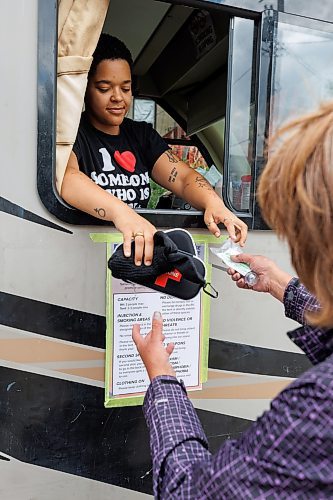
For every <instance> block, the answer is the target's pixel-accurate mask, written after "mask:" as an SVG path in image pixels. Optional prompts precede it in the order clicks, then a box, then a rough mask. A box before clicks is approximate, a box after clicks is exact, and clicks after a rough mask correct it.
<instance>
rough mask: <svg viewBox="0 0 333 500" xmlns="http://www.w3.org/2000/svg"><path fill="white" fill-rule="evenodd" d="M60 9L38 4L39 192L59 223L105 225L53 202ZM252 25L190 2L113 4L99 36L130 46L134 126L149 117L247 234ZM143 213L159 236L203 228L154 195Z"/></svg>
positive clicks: (114, 0)
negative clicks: (164, 230)
mask: <svg viewBox="0 0 333 500" xmlns="http://www.w3.org/2000/svg"><path fill="white" fill-rule="evenodd" d="M103 1H104V0H103ZM201 6H202V7H201ZM200 7H201V8H200ZM57 8H58V2H57V1H56V0H40V2H39V94H38V95H39V122H38V123H39V134H38V141H39V142H38V162H39V164H38V190H39V193H40V196H41V199H42V201H43V203H44V204H45V206H46V207H47V208H48V209H49V211H50V212H51V213H53V214H54V215H56V216H57V217H58V218H59V219H61V220H63V221H66V222H69V223H73V224H94V225H97V224H109V223H105V222H104V221H101V220H99V219H95V218H93V217H90V216H88V215H86V214H84V213H82V212H79V211H78V210H75V209H72V208H71V207H69V206H68V205H66V203H64V202H63V200H62V199H61V197H60V196H59V193H58V192H57V187H56V181H55V178H56V171H55V168H56V161H55V160H56V153H55V138H56V130H55V123H56V122H55V115H54V113H53V111H52V110H54V109H55V107H56V97H55V95H56V77H55V75H56V54H57V50H56V45H57V44H56V41H57V30H56V19H57ZM129 12H131V15H130V16H129V15H128V13H129ZM254 17H256V19H245V18H240V17H235V14H234V12H233V13H230V12H229V11H228V10H226V9H225V8H223V7H222V6H220V5H215V6H213V5H212V4H208V3H207V2H204V1H203V2H201V3H200V2H198V1H195V2H193V6H192V5H191V2H189V1H186V5H181V4H180V3H179V2H178V3H177V4H173V3H169V2H164V1H163V2H162V1H157V0H136V1H135V2H132V1H131V0H110V5H109V8H108V11H107V15H106V19H105V23H104V26H103V31H105V32H108V33H111V34H113V35H115V36H117V37H119V38H120V39H122V40H124V41H125V43H126V45H127V46H128V47H129V49H130V50H131V52H132V54H133V57H134V61H135V64H134V76H135V79H136V82H137V83H136V91H135V98H134V100H133V106H132V118H133V119H142V116H143V115H145V120H146V121H151V123H153V122H154V127H155V128H156V130H158V132H159V133H160V134H161V135H162V136H163V137H164V138H165V139H166V140H167V141H168V143H169V145H170V147H171V148H172V149H173V150H174V151H175V152H177V155H178V156H180V157H181V158H182V159H184V160H185V161H188V162H189V163H190V165H191V166H192V167H193V168H196V169H198V171H199V172H200V173H202V174H203V175H204V176H205V177H206V179H207V180H208V181H209V182H210V183H211V184H212V185H213V186H214V188H215V189H216V190H217V192H218V193H219V194H220V195H221V196H222V197H223V198H224V202H225V203H226V205H227V206H228V207H229V208H230V209H231V210H233V211H234V212H235V213H236V214H237V215H238V216H240V217H242V218H244V219H245V220H246V222H247V223H248V224H249V226H250V227H251V226H253V223H252V220H253V207H254V195H253V192H254V186H255V180H256V173H255V168H256V161H255V154H256V147H255V146H256V126H257V115H256V113H257V96H258V85H257V73H258V70H257V68H258V52H257V49H258V47H257V39H258V30H259V29H260V17H259V16H258V14H255V15H254ZM138 18H140V23H137V22H136V21H137V19H138ZM59 112H61V110H60V109H59V108H58V113H59ZM138 211H139V212H140V214H142V215H144V216H145V217H146V218H147V219H149V220H150V221H151V222H152V223H154V224H155V225H157V226H165V227H168V226H173V227H174V226H175V225H177V226H183V227H204V222H203V217H202V214H201V212H199V211H197V210H194V209H192V207H190V206H189V205H188V204H186V203H185V202H184V201H183V200H178V199H175V197H172V195H170V194H169V193H165V192H163V190H161V189H160V188H159V187H157V186H154V195H153V197H152V200H151V203H150V205H149V207H148V209H144V210H141V209H140V210H138Z"/></svg>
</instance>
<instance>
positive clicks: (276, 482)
mask: <svg viewBox="0 0 333 500" xmlns="http://www.w3.org/2000/svg"><path fill="white" fill-rule="evenodd" d="M274 484H275V485H276V486H279V485H280V484H281V479H279V478H278V477H276V478H275V479H274Z"/></svg>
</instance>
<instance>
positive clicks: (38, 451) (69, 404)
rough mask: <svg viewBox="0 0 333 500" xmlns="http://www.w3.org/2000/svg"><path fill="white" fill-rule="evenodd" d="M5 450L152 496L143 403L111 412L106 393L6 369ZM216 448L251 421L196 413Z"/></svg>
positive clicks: (1, 371)
mask: <svg viewBox="0 0 333 500" xmlns="http://www.w3.org/2000/svg"><path fill="white" fill-rule="evenodd" d="M0 391H1V395H0V398H1V399H0V401H1V404H0V421H1V426H0V450H1V451H2V452H3V453H6V454H7V455H11V456H13V457H14V458H16V459H18V460H21V461H23V462H28V463H31V464H34V465H39V466H42V467H47V468H49V469H56V470H59V471H62V472H66V473H69V474H75V475H77V476H81V477H86V478H90V479H94V480H97V481H102V482H105V483H109V484H113V485H116V486H121V487H123V488H128V489H131V490H135V491H139V492H142V493H150V494H151V493H152V475H151V467H152V465H151V459H150V451H149V437H148V432H147V427H146V423H145V420H144V417H143V413H142V408H141V407H138V406H137V407H125V408H113V409H105V408H104V406H103V399H104V390H103V389H101V388H98V387H93V386H89V385H83V384H78V383H76V382H69V381H66V380H60V379H55V378H50V377H45V376H42V375H37V374H33V373H27V372H23V371H19V370H14V369H11V368H5V367H1V368H0ZM198 415H199V418H200V420H201V422H202V425H203V427H204V429H205V431H206V434H207V435H208V440H209V444H210V450H211V451H212V452H213V453H214V452H215V451H216V450H217V449H218V448H219V446H220V445H221V444H222V443H223V442H224V441H225V440H226V439H232V438H237V437H239V436H240V435H241V433H242V432H244V430H246V429H247V427H248V426H249V425H250V423H251V422H250V421H249V420H245V419H242V418H237V417H230V416H227V415H220V414H218V413H213V412H209V411H206V410H198Z"/></svg>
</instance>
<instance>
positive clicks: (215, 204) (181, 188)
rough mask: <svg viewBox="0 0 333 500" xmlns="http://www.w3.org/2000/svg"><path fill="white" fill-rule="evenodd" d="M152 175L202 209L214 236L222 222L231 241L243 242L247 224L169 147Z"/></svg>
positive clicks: (162, 184)
mask: <svg viewBox="0 0 333 500" xmlns="http://www.w3.org/2000/svg"><path fill="white" fill-rule="evenodd" d="M152 176H153V179H154V180H155V181H156V182H157V183H158V184H160V185H161V186H163V187H165V188H166V189H169V190H171V191H172V192H173V193H175V194H176V195H177V196H179V197H180V198H183V199H184V200H186V201H187V202H188V203H190V204H191V205H192V206H193V207H194V208H197V209H198V210H202V211H203V212H204V220H205V224H206V226H207V227H208V229H209V231H210V232H211V233H212V234H214V235H215V236H216V237H219V236H220V234H221V233H220V230H219V228H218V226H217V224H219V223H222V224H224V225H225V227H226V229H227V231H228V233H229V236H230V237H231V238H232V239H233V240H234V241H236V242H239V244H240V245H241V246H243V245H244V244H245V241H246V236H247V225H246V224H245V223H244V222H243V221H241V220H240V219H239V218H238V217H236V216H235V214H233V213H232V212H231V211H230V210H228V209H227V207H226V206H225V204H224V203H223V200H222V199H221V198H220V197H219V196H218V195H217V193H215V191H214V189H213V188H212V186H211V185H210V184H209V182H207V181H206V180H205V179H204V177H202V175H200V174H198V173H197V172H196V171H195V170H194V169H193V168H191V167H189V166H188V165H187V164H186V163H184V162H183V161H181V160H180V159H179V158H178V157H177V156H176V155H175V154H174V153H172V151H171V150H168V151H166V152H165V153H163V154H162V155H161V156H160V157H159V159H158V160H157V162H156V163H155V165H154V168H153V171H152Z"/></svg>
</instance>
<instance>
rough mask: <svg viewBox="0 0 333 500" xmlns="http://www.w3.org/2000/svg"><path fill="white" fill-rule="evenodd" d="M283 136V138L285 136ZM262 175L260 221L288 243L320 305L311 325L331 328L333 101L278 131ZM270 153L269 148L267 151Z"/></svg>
mask: <svg viewBox="0 0 333 500" xmlns="http://www.w3.org/2000/svg"><path fill="white" fill-rule="evenodd" d="M286 134H287V136H286ZM282 136H284V140H283V143H282V145H280V146H279V147H278V148H277V150H276V151H274V152H273V153H272V155H271V156H270V158H269V160H268V163H267V165H266V167H265V169H264V171H263V173H262V175H261V179H260V183H259V189H258V199H259V203H260V206H261V210H262V213H263V216H264V218H265V220H266V221H267V223H268V224H269V225H270V226H271V227H272V228H273V229H275V231H276V232H277V234H278V236H279V237H281V238H283V239H286V240H287V241H288V244H289V248H290V251H291V258H292V263H293V265H294V267H295V269H296V271H297V273H298V276H299V278H300V280H301V281H302V283H304V285H305V286H306V287H307V288H308V289H309V290H310V291H311V292H313V293H314V294H315V295H316V297H317V299H318V300H319V302H320V304H321V310H320V311H319V312H318V313H312V314H308V316H307V318H308V319H309V321H311V322H312V323H313V324H317V325H320V326H326V327H331V326H333V102H329V103H326V104H323V105H321V107H320V108H319V109H318V110H317V111H315V112H313V113H311V114H308V115H305V116H302V117H300V118H297V119H296V120H294V121H292V122H291V123H289V124H287V125H286V126H284V127H282V128H281V129H280V130H279V131H278V133H277V134H276V135H275V137H274V139H273V142H272V144H273V145H274V146H276V144H277V139H281V138H283V137H282ZM270 149H271V147H270Z"/></svg>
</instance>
